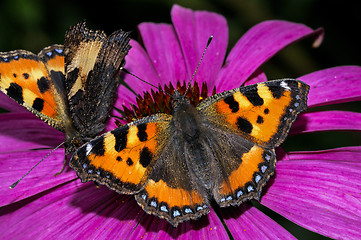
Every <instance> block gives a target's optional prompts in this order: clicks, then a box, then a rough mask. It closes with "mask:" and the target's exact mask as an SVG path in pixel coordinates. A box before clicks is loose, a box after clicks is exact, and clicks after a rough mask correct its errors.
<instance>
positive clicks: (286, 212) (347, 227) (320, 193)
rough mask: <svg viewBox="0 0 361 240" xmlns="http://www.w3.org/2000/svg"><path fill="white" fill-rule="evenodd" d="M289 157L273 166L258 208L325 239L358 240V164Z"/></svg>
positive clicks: (360, 163)
mask: <svg viewBox="0 0 361 240" xmlns="http://www.w3.org/2000/svg"><path fill="white" fill-rule="evenodd" d="M340 150H341V151H343V150H344V149H340ZM334 153H335V152H334ZM316 154H317V155H319V153H316ZM311 155H312V153H308V156H311ZM289 157H290V160H288V161H279V162H278V163H277V165H276V177H275V178H274V182H273V183H272V185H270V187H269V189H268V190H267V193H266V194H265V195H264V196H263V197H262V204H264V205H265V206H267V207H269V208H271V209H272V210H274V211H276V212H278V213H279V214H281V215H283V216H284V217H286V218H288V219H289V220H291V221H292V222H295V223H296V224H299V225H301V226H303V227H305V228H307V229H310V230H311V231H315V232H318V233H320V234H323V235H325V236H329V237H331V238H336V239H341V238H342V239H360V238H361V194H360V189H361V178H360V171H361V161H354V162H352V163H351V162H345V161H343V160H338V159H332V160H321V159H320V160H318V159H315V158H314V157H310V158H308V157H307V156H306V155H305V157H307V158H305V159H303V160H294V159H292V155H290V156H289ZM334 157H337V156H336V155H334ZM354 157H355V158H357V157H359V154H357V155H355V156H354ZM311 159H314V160H311Z"/></svg>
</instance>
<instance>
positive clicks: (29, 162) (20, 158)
mask: <svg viewBox="0 0 361 240" xmlns="http://www.w3.org/2000/svg"><path fill="white" fill-rule="evenodd" d="M49 151H50V150H37V151H28V152H16V153H1V154H0V188H1V189H2V190H1V191H0V199H1V200H0V206H5V205H7V204H10V203H14V202H17V201H20V200H22V199H25V198H28V197H30V196H33V195H35V194H37V193H39V192H42V191H45V190H47V189H50V188H52V187H54V186H58V185H60V184H62V183H64V182H66V181H69V180H71V179H75V178H76V175H75V172H74V171H72V170H70V168H69V167H66V169H65V170H64V171H63V172H62V173H61V174H59V175H57V176H54V174H56V173H58V172H59V171H60V170H61V168H62V166H63V162H64V156H65V155H64V154H65V153H64V149H58V150H56V151H54V152H52V153H51V154H50V155H49V156H48V157H46V159H45V160H44V162H43V163H41V164H40V165H39V166H37V167H36V168H34V169H33V171H31V173H30V174H29V175H27V176H26V177H25V178H24V179H23V180H22V181H21V182H20V183H19V184H18V185H17V186H16V187H15V188H14V189H9V187H10V185H12V184H13V183H14V182H16V181H17V180H18V179H20V178H21V177H22V176H23V175H24V174H25V173H26V172H28V171H29V170H30V169H31V168H32V167H34V166H35V164H37V163H38V162H39V161H40V160H41V159H42V158H43V157H45V156H46V155H47V154H48V153H49Z"/></svg>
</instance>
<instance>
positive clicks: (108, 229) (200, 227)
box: [0, 181, 227, 239]
mask: <svg viewBox="0 0 361 240" xmlns="http://www.w3.org/2000/svg"><path fill="white" fill-rule="evenodd" d="M205 220H206V219H205ZM138 223H139V224H138ZM205 223H206V224H204V221H203V224H202V221H196V222H189V221H188V222H186V223H184V224H182V225H180V226H179V227H178V228H173V227H172V226H170V224H168V223H167V222H166V221H164V220H161V219H159V218H157V217H155V216H151V215H147V214H145V213H144V211H143V210H142V209H141V207H139V206H138V205H137V204H136V201H135V200H134V197H133V196H126V195H119V194H117V193H115V192H114V191H110V190H109V189H107V188H105V187H103V186H101V187H99V188H97V187H96V186H95V185H94V184H92V183H87V184H81V183H80V181H72V182H69V183H67V184H65V185H63V186H59V187H58V188H56V189H51V190H50V191H48V192H47V193H46V194H44V195H39V196H36V198H33V199H27V200H26V201H24V202H19V203H16V204H13V205H11V206H8V207H7V208H6V209H5V208H3V209H1V210H0V228H1V229H4V231H1V232H0V238H1V239H3V238H4V239H5V238H6V237H8V236H11V238H12V239H33V238H34V237H36V238H42V239H53V238H58V237H59V236H61V238H63V239H66V238H71V239H85V238H86V239H117V238H125V239H133V238H134V237H135V238H160V237H162V236H166V237H173V238H177V237H178V238H180V239H186V238H187V239H189V238H191V237H194V238H195V239H199V238H200V237H205V238H209V239H211V238H215V237H220V238H227V232H226V231H225V229H224V228H223V226H222V223H221V222H220V220H219V219H218V218H217V216H216V215H215V214H214V213H212V212H211V213H210V217H209V221H205ZM5 224H6V226H7V227H6V228H5ZM204 225H206V226H204Z"/></svg>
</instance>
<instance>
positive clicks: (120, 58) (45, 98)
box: [0, 21, 130, 154]
mask: <svg viewBox="0 0 361 240" xmlns="http://www.w3.org/2000/svg"><path fill="white" fill-rule="evenodd" d="M129 40H130V37H129V33H127V32H124V31H122V30H118V31H116V32H114V33H113V34H111V35H110V36H106V35H105V33H104V32H103V31H100V30H96V31H93V30H89V29H88V28H87V27H86V24H85V21H83V22H80V23H78V24H77V25H75V26H71V27H70V28H69V30H68V31H67V32H66V35H65V43H64V46H62V45H58V44H55V45H52V46H49V47H46V48H44V49H43V50H42V51H41V52H40V53H39V54H37V55H36V54H33V53H31V52H29V51H25V50H15V51H10V52H0V90H1V91H2V92H3V93H5V94H6V95H7V96H9V97H10V98H12V99H14V100H15V101H16V102H18V103H19V104H21V105H22V106H24V107H26V108H27V109H28V110H29V111H31V112H32V113H34V114H35V115H36V116H37V117H39V118H40V119H42V120H43V121H44V122H46V123H48V124H49V125H50V126H52V127H54V128H56V129H58V130H60V131H62V132H64V133H65V137H66V139H65V152H66V154H70V153H72V152H74V150H75V149H76V148H78V147H80V146H81V145H83V144H84V143H85V142H87V141H89V140H90V139H92V138H94V137H95V136H97V135H99V133H100V132H102V131H103V130H104V127H105V123H106V120H107V119H108V116H109V112H110V110H111V107H112V104H113V101H114V98H115V94H116V90H117V87H118V84H119V81H118V79H117V77H116V74H117V73H118V72H119V70H120V69H121V68H122V66H123V65H124V58H125V56H126V55H127V53H128V51H129V49H130V45H129Z"/></svg>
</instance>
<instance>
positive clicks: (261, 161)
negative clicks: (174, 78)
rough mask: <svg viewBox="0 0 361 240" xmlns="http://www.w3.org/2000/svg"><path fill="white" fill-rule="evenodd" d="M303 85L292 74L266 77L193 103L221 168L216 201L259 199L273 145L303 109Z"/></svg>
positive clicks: (225, 203)
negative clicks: (273, 78) (203, 122)
mask: <svg viewBox="0 0 361 240" xmlns="http://www.w3.org/2000/svg"><path fill="white" fill-rule="evenodd" d="M308 90H309V87H308V85H306V84H304V83H303V82H301V81H297V80H290V79H284V80H276V81H269V82H265V83H260V84H256V85H250V86H246V87H241V88H237V89H233V90H230V91H226V92H223V93H220V94H217V95H214V96H211V97H209V98H207V99H205V100H204V101H203V102H202V103H200V104H199V105H198V106H197V109H198V110H199V111H200V113H201V114H202V115H203V116H204V118H205V119H206V121H205V122H206V124H207V125H208V126H206V129H210V130H211V133H213V134H211V133H209V134H207V137H208V138H210V139H211V140H210V141H209V143H210V149H212V151H213V154H212V155H213V156H217V157H216V158H215V159H216V161H218V166H219V168H220V172H221V174H220V178H221V179H220V180H218V181H217V186H216V188H215V189H214V190H213V196H214V198H215V199H216V201H217V202H218V204H219V205H220V206H222V207H225V206H229V205H239V204H240V203H242V202H243V201H245V200H248V199H252V198H256V199H259V197H260V193H261V190H262V187H263V186H264V185H265V184H266V182H267V180H268V179H269V177H270V176H271V175H272V174H273V173H274V168H275V163H276V156H275V153H274V148H275V147H277V146H279V145H280V144H281V143H282V142H283V141H284V139H285V138H286V136H287V134H288V131H289V129H290V127H291V125H292V123H293V122H294V121H295V119H296V117H297V115H298V114H299V113H300V112H301V111H303V110H305V109H306V107H307V94H308Z"/></svg>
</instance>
